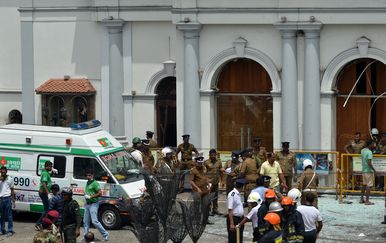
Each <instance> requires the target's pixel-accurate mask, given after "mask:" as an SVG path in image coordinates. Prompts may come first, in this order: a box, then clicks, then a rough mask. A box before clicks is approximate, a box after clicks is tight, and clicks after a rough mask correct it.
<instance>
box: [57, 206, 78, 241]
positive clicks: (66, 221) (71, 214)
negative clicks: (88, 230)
mask: <svg viewBox="0 0 386 243" xmlns="http://www.w3.org/2000/svg"><path fill="white" fill-rule="evenodd" d="M80 226H81V216H80V209H79V204H78V202H77V201H75V200H74V199H71V200H70V201H68V202H66V201H65V202H64V208H63V221H62V226H61V229H62V231H63V235H64V241H65V242H66V243H76V238H77V236H76V229H77V228H80Z"/></svg>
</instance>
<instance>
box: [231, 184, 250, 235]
mask: <svg viewBox="0 0 386 243" xmlns="http://www.w3.org/2000/svg"><path fill="white" fill-rule="evenodd" d="M246 183H247V181H246V180H245V179H243V178H240V179H237V180H236V181H235V188H233V190H232V191H230V192H229V194H228V195H227V208H228V217H227V231H228V243H236V242H237V238H236V225H237V224H239V223H240V222H241V220H242V219H243V217H244V207H243V202H242V201H241V197H240V192H241V191H242V189H243V187H244V185H245V184H246ZM239 229H240V235H239V236H240V237H239V242H240V243H242V242H243V232H244V225H241V226H240V228H239Z"/></svg>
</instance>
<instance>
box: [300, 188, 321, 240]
mask: <svg viewBox="0 0 386 243" xmlns="http://www.w3.org/2000/svg"><path fill="white" fill-rule="evenodd" d="M314 199H315V196H314V194H306V195H305V203H304V205H300V206H298V207H297V211H298V212H300V213H301V214H302V217H303V221H304V228H305V233H304V241H303V242H307V243H314V242H316V238H317V237H318V234H319V232H320V231H321V230H322V227H323V222H322V216H321V215H320V211H319V210H318V209H317V208H315V207H314V206H312V203H313V202H314Z"/></svg>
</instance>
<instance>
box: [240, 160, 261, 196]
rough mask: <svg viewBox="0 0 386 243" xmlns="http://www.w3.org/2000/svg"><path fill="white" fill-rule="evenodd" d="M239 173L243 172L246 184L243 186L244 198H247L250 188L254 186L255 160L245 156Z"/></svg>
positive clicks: (255, 175) (255, 176) (256, 176)
mask: <svg viewBox="0 0 386 243" xmlns="http://www.w3.org/2000/svg"><path fill="white" fill-rule="evenodd" d="M240 173H241V174H244V178H245V179H246V180H247V181H248V184H245V186H244V198H245V199H247V198H248V196H249V194H250V193H251V191H252V189H253V188H255V187H256V179H257V178H258V177H259V176H258V174H257V166H256V161H255V160H254V159H252V158H246V159H245V160H244V162H243V163H242V165H241V169H240Z"/></svg>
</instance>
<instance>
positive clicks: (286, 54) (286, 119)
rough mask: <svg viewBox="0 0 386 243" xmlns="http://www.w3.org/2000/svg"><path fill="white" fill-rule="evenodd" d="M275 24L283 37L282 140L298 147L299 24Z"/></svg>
mask: <svg viewBox="0 0 386 243" xmlns="http://www.w3.org/2000/svg"><path fill="white" fill-rule="evenodd" d="M275 26H276V28H277V29H278V30H280V32H281V37H282V47H281V48H282V49H281V51H282V77H281V89H282V90H281V96H282V97H281V122H280V124H281V142H284V141H287V142H290V146H291V149H298V148H299V131H298V74H297V55H296V53H297V41H296V40H297V35H296V34H297V26H296V25H294V24H276V25H275Z"/></svg>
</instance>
